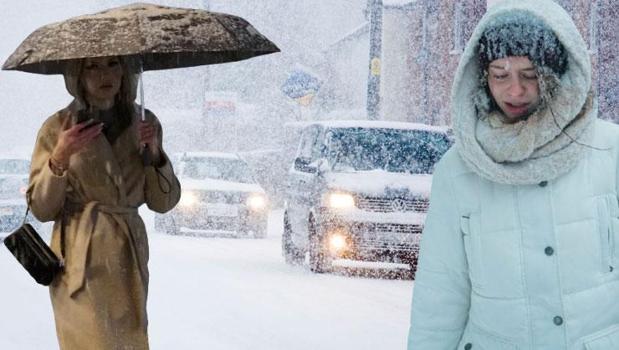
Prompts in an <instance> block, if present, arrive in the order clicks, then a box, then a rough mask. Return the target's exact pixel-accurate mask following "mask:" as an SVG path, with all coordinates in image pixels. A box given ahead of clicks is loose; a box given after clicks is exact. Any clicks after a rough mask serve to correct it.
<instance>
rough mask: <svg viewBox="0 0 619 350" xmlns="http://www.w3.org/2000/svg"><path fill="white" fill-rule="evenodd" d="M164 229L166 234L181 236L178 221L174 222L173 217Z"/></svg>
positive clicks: (165, 222)
mask: <svg viewBox="0 0 619 350" xmlns="http://www.w3.org/2000/svg"><path fill="white" fill-rule="evenodd" d="M164 225H165V226H164V228H165V233H167V234H169V235H173V236H176V235H179V234H180V229H179V227H178V225H177V224H176V221H174V218H173V217H171V216H170V217H169V218H168V220H165V221H164Z"/></svg>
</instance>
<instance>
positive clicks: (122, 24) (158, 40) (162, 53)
mask: <svg viewBox="0 0 619 350" xmlns="http://www.w3.org/2000/svg"><path fill="white" fill-rule="evenodd" d="M274 52H279V49H278V48H277V46H276V45H275V44H273V43H272V42H271V41H269V40H268V39H267V38H266V37H264V36H263V35H262V34H260V33H259V32H258V31H257V30H256V29H255V28H254V27H253V26H252V25H251V24H249V23H248V22H247V21H246V20H244V19H243V18H240V17H237V16H232V15H228V14H223V13H216V12H209V11H204V10H197V9H186V8H173V7H167V6H159V5H152V4H146V3H137V4H132V5H127V6H122V7H117V8H112V9H109V10H106V11H102V12H98V13H95V14H91V15H84V16H79V17H73V18H70V19H68V20H65V21H63V22H58V23H53V24H49V25H46V26H43V27H41V28H39V29H37V30H35V31H34V32H33V33H32V34H30V35H29V36H28V37H27V38H26V40H24V41H23V42H22V43H21V44H20V46H19V47H18V48H17V49H16V50H15V52H14V53H13V54H12V55H11V56H10V57H9V58H8V59H7V61H6V62H5V63H4V65H3V67H2V69H4V70H20V71H25V72H31V73H40V74H62V73H64V66H65V64H66V63H67V61H70V60H74V59H81V58H87V57H103V56H129V57H135V58H138V59H139V60H138V62H141V70H144V71H147V70H158V69H169V68H180V67H192V66H199V65H206V64H216V63H224V62H233V61H240V60H244V59H247V58H251V57H255V56H260V55H265V54H269V53H274Z"/></svg>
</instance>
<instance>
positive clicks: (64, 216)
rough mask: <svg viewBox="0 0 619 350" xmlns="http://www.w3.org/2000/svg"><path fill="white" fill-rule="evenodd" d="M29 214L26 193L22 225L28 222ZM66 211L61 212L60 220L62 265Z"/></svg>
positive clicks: (62, 259)
mask: <svg viewBox="0 0 619 350" xmlns="http://www.w3.org/2000/svg"><path fill="white" fill-rule="evenodd" d="M29 212H30V192H26V215H24V220H23V221H22V225H25V224H26V223H27V222H28V213H29ZM65 213H66V210H64V208H63V210H62V217H61V218H60V261H61V262H62V263H63V264H64V222H65V218H66V215H65Z"/></svg>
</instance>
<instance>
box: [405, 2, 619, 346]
mask: <svg viewBox="0 0 619 350" xmlns="http://www.w3.org/2000/svg"><path fill="white" fill-rule="evenodd" d="M452 106H453V127H454V134H455V137H456V143H455V145H454V147H452V149H450V150H449V151H448V152H447V153H446V154H445V156H444V157H443V159H442V160H441V161H440V162H439V164H438V165H437V167H436V170H435V172H434V178H433V185H432V197H431V200H430V209H429V212H428V216H427V219H426V226H425V230H424V233H423V240H422V244H421V254H420V261H419V266H418V271H417V278H416V281H415V286H414V296H413V305H412V311H411V326H410V332H409V338H408V348H409V349H414V350H453V349H458V350H460V349H463V350H480V349H483V350H502V349H510V350H516V349H518V350H524V349H527V350H538V349H548V350H568V349H569V350H585V349H586V350H612V349H619V302H618V301H617V299H618V297H619V269H616V267H617V266H616V265H617V263H618V262H619V205H618V200H617V187H618V183H619V182H618V180H619V177H618V176H617V165H618V157H619V128H618V127H617V126H616V125H615V124H612V123H609V122H605V121H602V120H599V119H597V106H596V103H595V99H594V96H593V91H592V87H591V64H590V61H589V53H588V51H587V47H586V45H585V43H584V41H583V39H582V37H581V35H580V34H579V32H578V30H577V29H576V27H575V25H574V23H573V22H572V20H571V18H570V17H569V15H568V14H567V13H566V12H565V11H564V10H563V9H562V8H561V7H560V6H558V5H557V4H555V3H554V2H552V1H550V0H517V1H511V0H507V1H504V2H501V3H499V4H498V5H495V6H494V7H492V8H490V10H489V11H488V13H487V14H486V15H485V16H484V17H483V18H482V20H481V21H480V23H479V24H478V26H477V28H476V29H475V31H474V33H473V35H472V37H471V40H470V41H469V43H468V45H467V47H466V49H465V51H464V53H463V55H462V58H461V60H460V64H459V67H458V70H457V73H456V77H455V80H454V85H453V90H452Z"/></svg>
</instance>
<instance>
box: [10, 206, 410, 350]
mask: <svg viewBox="0 0 619 350" xmlns="http://www.w3.org/2000/svg"><path fill="white" fill-rule="evenodd" d="M281 215H282V213H281V211H274V212H273V213H272V215H271V217H270V221H269V237H268V238H267V239H264V240H257V239H234V238H200V237H188V236H167V235H164V234H160V233H153V234H151V235H150V236H149V239H150V247H151V260H150V265H149V267H150V273H151V283H150V288H149V289H150V294H149V303H148V310H149V319H150V325H149V334H150V341H151V348H152V349H153V350H158V349H177V350H184V349H222V350H235V349H252V350H253V349H269V350H273V349H286V350H289V349H294V350H297V349H298V350H303V349H308V350H310V349H311V350H316V349H321V350H323V349H337V350H345V349H372V350H374V349H381V350H383V349H385V350H388V349H404V348H405V344H406V336H407V331H408V320H409V313H410V300H411V289H412V284H413V283H412V281H411V280H410V278H409V277H408V276H407V273H408V271H405V270H393V269H391V270H388V271H386V270H384V269H383V270H376V269H371V268H368V267H367V264H363V265H361V264H360V265H358V266H363V267H361V268H360V267H358V266H356V265H355V264H351V263H348V262H347V263H344V264H341V266H340V267H339V268H337V269H336V271H335V272H334V273H331V274H321V275H318V274H313V273H311V272H310V271H309V268H308V267H307V266H288V265H286V264H285V263H284V262H283V258H282V257H281V250H280V239H281V231H282V225H281V218H282V217H281ZM145 221H146V223H147V227H153V225H152V216H150V215H146V216H145ZM351 266H352V267H351ZM383 267H384V265H383ZM0 271H2V285H1V286H0V349H11V350H13V349H15V350H35V349H36V350H40V349H44V350H46V349H57V345H56V344H57V343H56V338H55V331H54V323H53V315H52V310H51V304H50V301H49V296H48V292H47V288H45V287H42V286H39V285H36V284H35V282H34V281H33V280H32V279H31V278H30V276H28V275H27V274H26V272H25V271H23V270H22V269H21V267H20V266H19V265H18V264H17V262H16V261H14V258H13V257H12V256H11V255H10V253H9V252H8V251H7V250H6V249H4V248H1V249H0ZM382 272H389V274H387V275H386V277H385V276H383V275H382V274H381V273H382Z"/></svg>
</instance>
